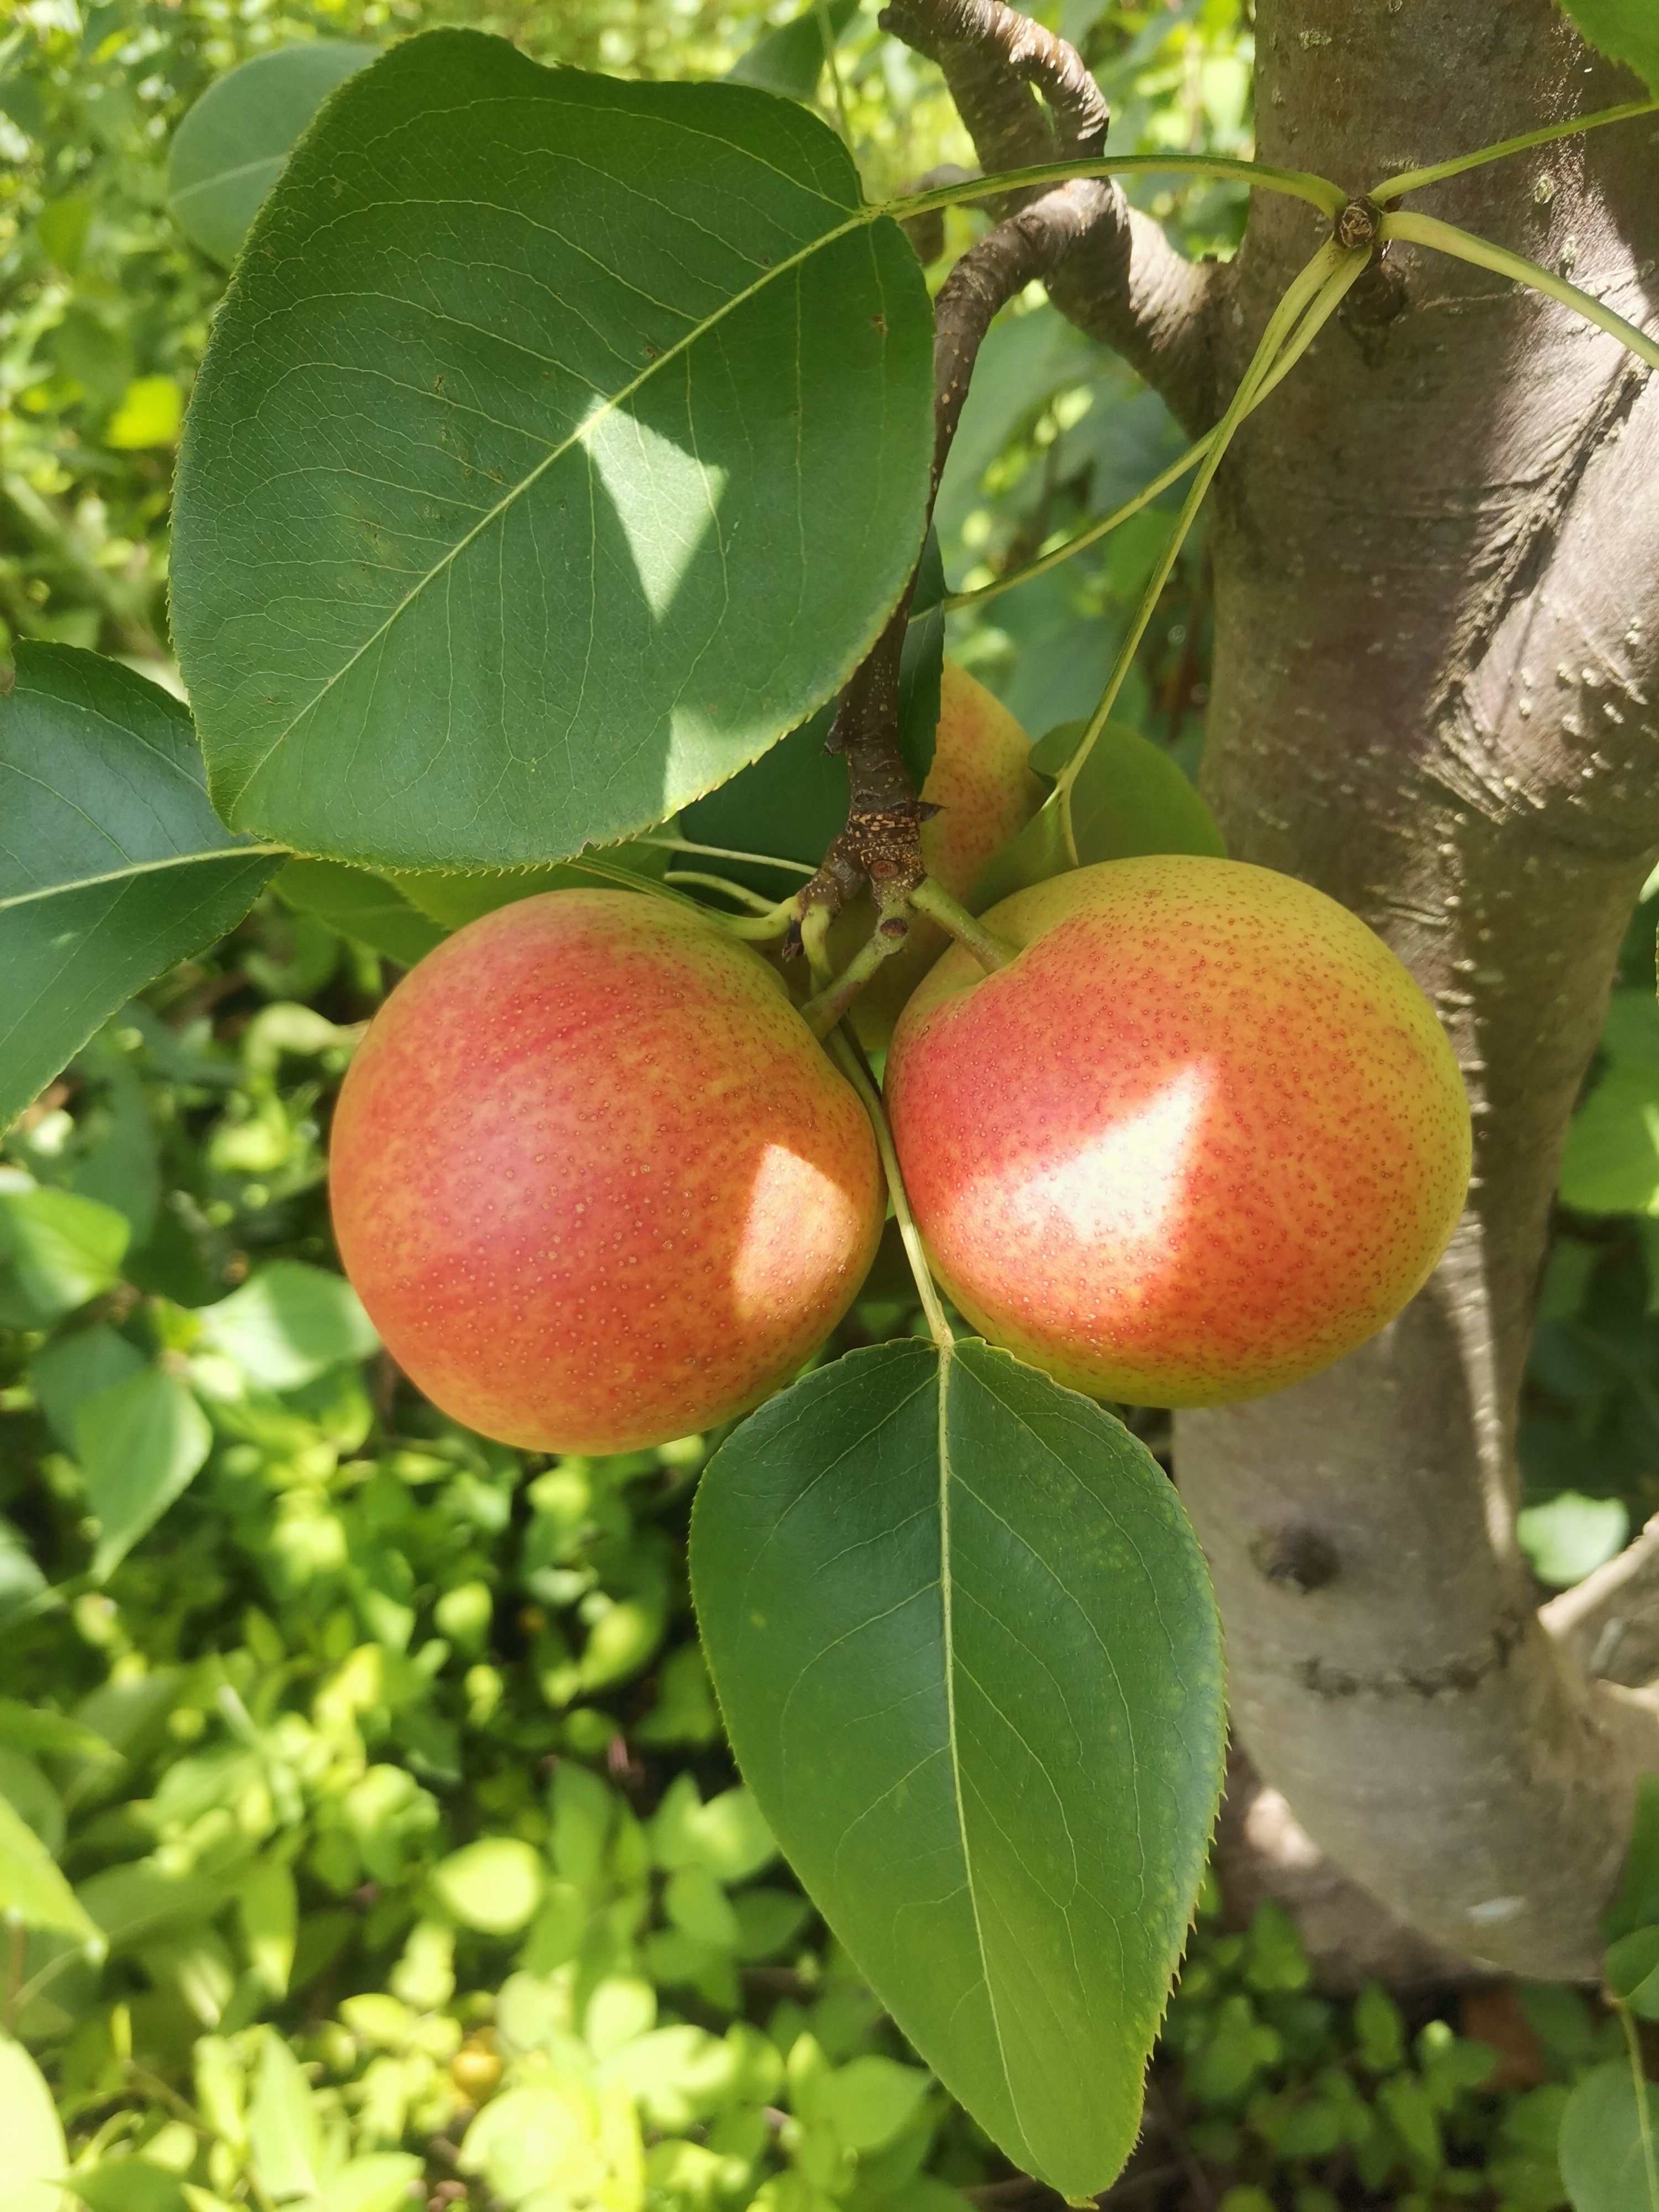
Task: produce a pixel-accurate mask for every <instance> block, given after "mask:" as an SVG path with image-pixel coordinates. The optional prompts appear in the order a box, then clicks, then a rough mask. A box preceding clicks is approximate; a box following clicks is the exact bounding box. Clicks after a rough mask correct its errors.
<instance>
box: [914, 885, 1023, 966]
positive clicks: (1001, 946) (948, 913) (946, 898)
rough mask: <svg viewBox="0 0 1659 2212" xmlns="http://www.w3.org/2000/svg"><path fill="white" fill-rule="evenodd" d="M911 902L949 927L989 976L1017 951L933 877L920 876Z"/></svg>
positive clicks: (959, 943) (944, 926)
mask: <svg viewBox="0 0 1659 2212" xmlns="http://www.w3.org/2000/svg"><path fill="white" fill-rule="evenodd" d="M910 903H911V905H912V906H913V907H915V909H916V911H917V913H918V914H925V915H927V916H929V918H930V919H931V920H933V921H936V922H937V923H938V924H939V927H940V928H941V929H944V930H948V931H949V933H950V934H951V936H952V937H954V938H955V939H956V941H957V944H958V945H961V946H962V947H963V951H968V952H971V953H972V954H973V956H974V957H975V960H977V961H978V963H979V964H980V966H981V968H982V969H984V970H985V972H986V974H987V975H995V973H996V971H997V969H999V968H1006V966H1007V965H1008V963H1009V962H1010V961H1011V960H1012V958H1013V957H1014V956H1015V954H1016V953H1017V952H1018V950H1019V948H1018V945H1007V944H1005V943H1004V941H1003V940H1002V939H1001V938H1000V937H997V936H994V935H993V933H992V932H991V931H990V930H988V929H987V928H986V927H985V925H984V923H983V922H981V921H975V918H974V916H973V915H971V914H969V911H968V909H967V908H966V907H965V906H962V905H960V904H958V902H957V901H956V900H955V899H953V898H952V897H951V894H950V892H949V891H947V890H945V886H944V884H940V883H936V882H935V881H934V879H933V877H932V876H924V877H923V878H922V879H921V882H920V883H919V884H917V885H916V887H915V890H913V891H912V892H911V894H910Z"/></svg>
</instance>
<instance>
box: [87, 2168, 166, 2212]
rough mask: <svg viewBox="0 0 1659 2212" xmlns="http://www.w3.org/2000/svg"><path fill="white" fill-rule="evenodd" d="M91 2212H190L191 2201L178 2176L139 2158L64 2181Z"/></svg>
mask: <svg viewBox="0 0 1659 2212" xmlns="http://www.w3.org/2000/svg"><path fill="white" fill-rule="evenodd" d="M64 2187H65V2188H66V2189H68V2190H71V2191H73V2192H74V2194H75V2196H76V2197H77V2198H78V2199H79V2200H80V2202H81V2203H82V2204H89V2205H90V2206H91V2207H92V2212H190V2199H189V2198H188V2197H186V2196H185V2191H184V2186H183V2184H182V2183H181V2182H180V2181H179V2177H178V2176H177V2174H173V2173H168V2172H166V2170H165V2169H164V2168H163V2167H161V2166H151V2165H150V2164H149V2161H148V2160H145V2159H142V2158H132V2157H127V2158H112V2159H110V2160H108V2161H107V2162H106V2163H105V2164H103V2165H100V2166H93V2167H91V2168H89V2169H88V2171H86V2172H81V2173H71V2174H69V2175H66V2176H65V2178H64Z"/></svg>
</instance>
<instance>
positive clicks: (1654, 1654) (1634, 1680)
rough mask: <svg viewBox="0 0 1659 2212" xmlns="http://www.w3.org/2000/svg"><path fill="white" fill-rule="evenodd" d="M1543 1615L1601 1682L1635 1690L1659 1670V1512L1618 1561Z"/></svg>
mask: <svg viewBox="0 0 1659 2212" xmlns="http://www.w3.org/2000/svg"><path fill="white" fill-rule="evenodd" d="M1538 1617H1539V1619H1540V1620H1541V1621H1542V1622H1543V1624H1544V1626H1545V1627H1546V1628H1547V1629H1548V1631H1549V1632H1550V1634H1551V1635H1552V1636H1553V1637H1554V1638H1555V1639H1556V1641H1557V1642H1558V1643H1559V1644H1562V1645H1563V1646H1564V1647H1565V1649H1566V1650H1568V1651H1570V1652H1571V1654H1572V1656H1573V1657H1574V1658H1575V1659H1576V1660H1577V1662H1578V1664H1579V1665H1580V1666H1581V1667H1582V1668H1583V1670H1584V1672H1585V1673H1586V1674H1590V1675H1594V1676H1595V1678H1596V1679H1597V1680H1600V1681H1603V1682H1619V1683H1622V1684H1624V1685H1625V1686H1626V1687H1629V1688H1632V1689H1633V1688H1635V1687H1637V1686H1639V1685H1640V1684H1643V1683H1644V1682H1648V1681H1650V1680H1652V1678H1653V1677H1654V1676H1655V1675H1656V1674H1659V1513H1656V1514H1655V1515H1654V1516H1653V1518H1652V1519H1651V1520H1650V1522H1648V1524H1647V1526H1646V1528H1644V1529H1643V1531H1642V1533H1641V1534H1640V1535H1639V1536H1638V1537H1637V1538H1636V1540H1635V1541H1634V1542H1633V1543H1630V1544H1627V1545H1626V1547H1625V1548H1624V1550H1623V1551H1622V1552H1620V1554H1619V1556H1618V1558H1617V1559H1609V1560H1608V1561H1607V1565H1605V1566H1602V1567H1598V1568H1597V1569H1596V1571H1595V1573H1594V1574H1593V1575H1586V1576H1585V1577H1584V1579H1583V1582H1582V1583H1574V1585H1573V1587H1572V1588H1571V1589H1565V1590H1563V1591H1562V1592H1561V1595H1559V1597H1553V1598H1552V1599H1551V1600H1550V1601H1549V1603H1548V1604H1547V1606H1545V1607H1543V1608H1542V1610H1541V1613H1539V1616H1538Z"/></svg>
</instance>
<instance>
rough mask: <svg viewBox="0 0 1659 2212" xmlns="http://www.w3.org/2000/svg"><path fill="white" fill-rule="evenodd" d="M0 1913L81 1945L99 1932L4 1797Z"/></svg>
mask: <svg viewBox="0 0 1659 2212" xmlns="http://www.w3.org/2000/svg"><path fill="white" fill-rule="evenodd" d="M0 1914H3V1916H4V1917H6V1918H7V1919H8V1920H11V1921H14V1922H16V1923H19V1924H20V1925H21V1926H22V1927H24V1928H53V1929H57V1930H58V1932H59V1933H60V1934H61V1935H64V1936H74V1937H75V1938H76V1940H77V1941H78V1942H83V1943H98V1942H100V1936H99V1933H98V1929H96V1927H95V1926H94V1923H93V1922H92V1921H91V1919H90V1918H89V1917H88V1914H87V1911H86V1908H85V1906H84V1905H82V1903H81V1901H80V1899H78V1898H77V1897H76V1894H75V1892H74V1891H73V1890H72V1889H71V1888H70V1886H69V1884H68V1882H67V1881H64V1877H63V1875H62V1874H61V1873H60V1872H59V1871H58V1867H57V1865H56V1864H55V1863H54V1862H53V1859H52V1854H51V1852H50V1851H48V1850H47V1849H46V1845H45V1844H43V1843H42V1842H41V1840H40V1838H39V1836H37V1835H36V1834H35V1832H34V1831H33V1828H31V1827H30V1826H29V1825H28V1823H27V1821H26V1820H23V1819H22V1817H21V1815H20V1814H18V1813H17V1812H15V1810H14V1809H13V1808H12V1807H11V1805H10V1804H9V1803H8V1802H7V1801H6V1799H5V1798H3V1797H0Z"/></svg>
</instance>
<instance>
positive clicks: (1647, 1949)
mask: <svg viewBox="0 0 1659 2212" xmlns="http://www.w3.org/2000/svg"><path fill="white" fill-rule="evenodd" d="M1601 1978H1602V1980H1603V1981H1604V1982H1605V1983H1606V1984H1607V1987H1608V1989H1609V1990H1611V1991H1612V1993H1613V1996H1616V1997H1617V1998H1618V1999H1619V2001H1620V2003H1621V2004H1627V2005H1628V2006H1629V2007H1630V2008H1631V2010H1632V2012H1633V2013H1635V2014H1637V2015H1638V2017H1639V2018H1641V2019H1643V2020H1659V1928H1638V1929H1636V1931H1635V1933H1634V1934H1633V1935H1630V1936H1620V1939H1619V1941H1618V1942H1616V1943H1612V1944H1609V1945H1608V1947H1607V1957H1606V1959H1605V1960H1603V1961H1602V1965H1601Z"/></svg>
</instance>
